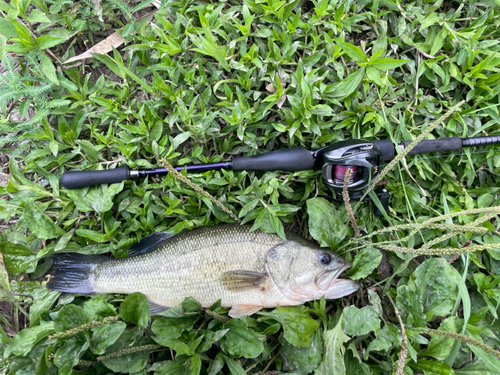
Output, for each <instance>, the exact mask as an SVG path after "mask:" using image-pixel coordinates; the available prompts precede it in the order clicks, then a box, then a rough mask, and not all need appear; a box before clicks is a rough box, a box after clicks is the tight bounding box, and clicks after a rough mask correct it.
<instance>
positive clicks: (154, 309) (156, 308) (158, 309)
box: [148, 299, 170, 316]
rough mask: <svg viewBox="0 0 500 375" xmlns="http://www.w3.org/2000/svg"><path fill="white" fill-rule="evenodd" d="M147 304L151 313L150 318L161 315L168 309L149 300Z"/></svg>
mask: <svg viewBox="0 0 500 375" xmlns="http://www.w3.org/2000/svg"><path fill="white" fill-rule="evenodd" d="M148 303H149V311H151V316H153V315H158V314H161V313H163V312H165V311H167V310H168V309H170V307H167V306H163V305H159V304H157V303H156V302H153V301H151V300H149V299H148Z"/></svg>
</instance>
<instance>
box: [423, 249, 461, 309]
mask: <svg viewBox="0 0 500 375" xmlns="http://www.w3.org/2000/svg"><path fill="white" fill-rule="evenodd" d="M451 268H452V267H451V266H450V265H449V264H448V262H447V261H446V260H445V259H443V258H431V259H427V260H426V261H425V262H424V263H422V264H421V265H420V266H418V268H417V269H416V270H415V273H414V275H415V277H416V279H415V284H416V286H417V292H418V295H419V301H420V304H421V305H423V306H424V313H432V315H433V316H434V317H436V316H445V315H447V314H449V313H450V311H451V309H452V308H453V305H454V303H455V299H456V298H457V289H458V288H457V284H456V281H455V273H454V272H453V270H452V269H451Z"/></svg>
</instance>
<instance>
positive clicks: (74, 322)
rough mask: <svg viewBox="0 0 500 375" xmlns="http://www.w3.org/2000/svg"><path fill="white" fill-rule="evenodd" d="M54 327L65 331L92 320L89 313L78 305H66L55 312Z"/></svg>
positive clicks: (58, 330) (59, 330)
mask: <svg viewBox="0 0 500 375" xmlns="http://www.w3.org/2000/svg"><path fill="white" fill-rule="evenodd" d="M53 319H54V329H55V330H56V331H57V332H63V331H66V330H68V329H72V328H76V327H79V326H81V325H83V324H86V323H88V322H90V316H89V313H88V312H87V311H86V310H84V309H83V308H82V307H80V306H77V305H66V306H63V307H62V308H61V310H59V311H58V312H57V313H53Z"/></svg>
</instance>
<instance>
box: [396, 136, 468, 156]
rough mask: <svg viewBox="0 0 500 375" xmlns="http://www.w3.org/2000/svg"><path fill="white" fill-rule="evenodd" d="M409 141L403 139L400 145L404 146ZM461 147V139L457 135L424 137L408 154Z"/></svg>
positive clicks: (459, 148)
mask: <svg viewBox="0 0 500 375" xmlns="http://www.w3.org/2000/svg"><path fill="white" fill-rule="evenodd" d="M410 143H411V142H409V141H405V142H403V143H402V145H403V146H404V147H405V148H406V147H408V146H409V145H410ZM461 149H462V139H460V138H458V137H451V138H441V139H424V140H423V141H420V142H419V143H417V145H416V146H415V147H413V148H412V149H411V151H410V152H409V153H408V155H417V154H427V153H429V152H439V151H459V150H461Z"/></svg>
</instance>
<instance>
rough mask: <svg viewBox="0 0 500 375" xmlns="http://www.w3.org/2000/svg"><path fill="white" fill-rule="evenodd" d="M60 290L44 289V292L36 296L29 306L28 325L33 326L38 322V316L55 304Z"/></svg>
mask: <svg viewBox="0 0 500 375" xmlns="http://www.w3.org/2000/svg"><path fill="white" fill-rule="evenodd" d="M60 295H61V292H58V291H56V290H46V292H45V293H43V294H41V295H39V296H37V297H36V298H35V300H34V302H33V305H31V307H30V315H29V318H30V327H34V326H36V325H38V324H39V323H40V316H41V315H42V314H43V313H45V312H47V311H49V310H50V308H51V307H52V306H53V305H54V304H55V302H56V300H57V298H59V296H60Z"/></svg>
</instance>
